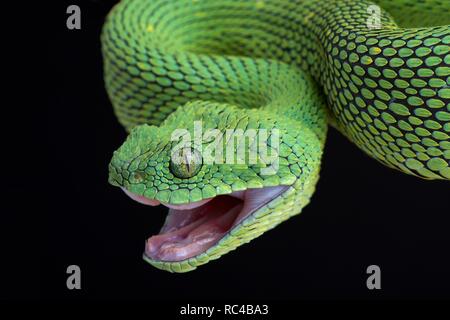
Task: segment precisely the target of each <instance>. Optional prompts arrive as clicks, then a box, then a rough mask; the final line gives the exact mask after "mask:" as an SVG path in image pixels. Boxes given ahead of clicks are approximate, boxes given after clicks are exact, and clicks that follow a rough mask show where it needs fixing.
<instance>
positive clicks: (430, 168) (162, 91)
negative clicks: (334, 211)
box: [102, 0, 450, 272]
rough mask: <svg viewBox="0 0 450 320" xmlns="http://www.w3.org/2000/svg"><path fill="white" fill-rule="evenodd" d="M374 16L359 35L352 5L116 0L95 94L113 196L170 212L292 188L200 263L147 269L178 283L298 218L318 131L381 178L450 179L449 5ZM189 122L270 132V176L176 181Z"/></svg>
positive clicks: (218, 167) (313, 167) (309, 185)
mask: <svg viewBox="0 0 450 320" xmlns="http://www.w3.org/2000/svg"><path fill="white" fill-rule="evenodd" d="M378 4H379V5H380V6H381V7H382V9H381V11H380V14H381V16H380V22H381V25H380V28H369V27H368V24H367V23H368V19H370V18H371V14H373V11H370V10H369V7H370V6H371V5H373V3H371V2H367V1H357V0H336V1H333V0H326V1H325V0H296V1H295V0H292V1H288V0H248V1H245V0H176V1H175V0H174V1H168V0H166V1H163V0H147V1H146V0H123V1H122V2H120V3H119V4H118V5H117V6H116V7H115V8H114V9H113V10H112V11H111V13H110V14H109V16H108V17H107V20H106V22H105V25H104V29H103V33H102V49H103V55H104V69H105V83H106V88H107V91H108V94H109V96H110V99H111V101H112V103H113V106H114V110H115V113H116V115H117V117H118V119H119V121H120V122H121V124H122V125H123V126H124V127H125V128H126V130H127V131H130V132H131V133H130V136H129V137H128V139H127V141H126V142H125V143H124V144H123V145H122V146H121V147H120V149H119V150H118V151H116V152H115V153H114V156H113V159H112V160H111V164H110V182H111V183H112V184H113V185H117V186H121V187H124V188H126V189H128V190H129V191H131V192H133V193H135V194H138V195H144V196H145V197H147V198H149V199H157V200H159V201H161V202H166V203H170V204H183V203H189V202H194V201H199V200H202V199H206V198H210V197H214V196H216V195H221V194H229V193H231V192H233V191H238V190H246V189H248V188H262V187H267V186H278V185H286V186H289V188H288V189H287V191H285V192H284V193H282V194H281V195H280V196H278V197H276V198H275V199H273V200H272V201H271V202H270V203H268V204H267V205H265V206H263V207H262V208H260V209H259V210H257V211H256V212H254V213H253V214H252V215H251V216H250V217H248V218H247V219H245V220H244V221H242V222H241V223H240V224H239V225H237V226H235V227H234V228H233V229H232V230H231V231H230V232H229V233H227V234H226V235H225V236H224V237H223V238H222V239H221V240H220V241H219V242H218V243H217V244H216V245H214V246H213V247H211V248H210V249H208V250H207V251H206V252H204V253H202V254H200V255H198V256H195V257H193V258H190V259H187V260H184V261H179V262H164V261H156V260H152V259H150V258H148V257H145V259H146V260H147V261H149V262H150V263H151V264H153V265H155V266H156V267H158V268H161V269H164V270H169V271H174V272H184V271H189V270H192V269H195V268H196V267H197V266H198V265H201V264H204V263H206V262H208V261H209V260H211V259H216V258H218V257H220V256H221V255H222V254H224V253H226V252H228V251H230V250H233V249H235V248H236V247H237V246H239V245H241V244H243V243H246V242H248V241H250V240H252V239H253V238H255V237H257V236H259V235H260V234H262V233H263V232H265V231H267V230H268V229H271V228H273V227H274V226H276V225H277V224H279V223H280V222H282V221H284V220H286V219H288V218H289V217H291V216H293V215H295V214H298V213H300V211H301V210H302V208H303V207H304V206H305V205H306V204H307V203H308V202H309V200H310V197H311V195H312V194H313V192H314V187H315V184H316V182H317V180H318V175H319V169H320V160H321V155H322V150H323V146H324V142H325V136H326V129H327V121H328V122H329V123H331V124H332V125H334V126H335V127H336V128H337V129H338V130H340V131H341V132H342V133H343V134H344V135H345V136H347V137H348V138H349V139H350V141H352V142H353V143H354V144H355V145H357V146H358V147H359V148H360V149H362V150H363V151H365V152H366V153H367V154H369V155H370V156H371V157H373V158H375V159H377V160H378V161H380V162H382V163H383V164H385V165H387V166H389V167H392V168H395V169H398V170H401V171H403V172H405V173H407V174H411V175H416V176H418V177H421V178H425V179H450V164H449V159H450V141H449V135H450V106H449V100H450V88H449V86H450V68H449V64H450V52H449V51H450V49H449V48H450V26H449V24H450V21H449V20H450V14H448V12H449V11H450V2H448V1H445V0H442V1H439V0H433V1H431V0H423V1H420V2H418V1H406V0H396V1H387V0H383V1H378ZM397 17H398V18H397ZM198 120H201V121H202V128H203V129H204V130H206V129H210V128H214V129H219V130H221V131H223V130H227V129H244V130H245V129H267V130H269V131H270V130H273V129H278V130H280V147H279V159H280V161H279V170H278V171H277V172H276V174H274V175H269V176H267V175H263V174H262V173H261V169H262V168H263V167H264V165H262V164H261V161H260V162H259V163H257V164H250V163H245V164H208V165H203V166H202V167H201V169H200V171H199V172H198V173H197V174H195V175H194V176H192V177H190V178H188V179H180V178H177V177H175V176H174V175H173V174H172V172H171V170H170V168H169V167H170V159H171V158H170V154H171V150H172V148H173V147H174V145H175V144H176V143H177V141H171V135H172V133H173V132H174V130H175V129H179V128H183V129H186V130H187V131H189V132H191V133H193V132H194V121H198ZM207 145H208V143H205V146H207ZM268 145H269V147H274V146H273V145H271V143H270V142H268Z"/></svg>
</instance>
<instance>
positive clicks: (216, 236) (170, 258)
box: [123, 186, 289, 262]
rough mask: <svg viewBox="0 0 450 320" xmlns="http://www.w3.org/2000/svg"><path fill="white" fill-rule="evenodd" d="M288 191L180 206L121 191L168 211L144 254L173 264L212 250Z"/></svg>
mask: <svg viewBox="0 0 450 320" xmlns="http://www.w3.org/2000/svg"><path fill="white" fill-rule="evenodd" d="M288 188H289V186H276V187H266V188H261V189H247V190H244V191H237V192H233V193H231V194H228V195H220V196H217V197H214V198H210V199H205V200H201V201H197V202H192V203H188V204H183V205H171V204H166V203H161V202H159V201H157V200H151V199H148V198H145V197H144V196H139V195H136V194H133V193H131V192H129V191H127V190H125V189H123V190H124V191H125V193H126V194H127V195H128V196H130V197H131V198H132V199H133V200H135V201H137V202H140V203H143V204H146V205H150V206H157V205H160V204H163V205H164V206H166V207H168V208H169V213H168V215H167V218H166V221H165V223H164V225H163V227H162V229H161V231H160V233H159V234H158V235H155V236H152V237H150V238H149V239H148V240H147V242H146V248H145V255H146V256H147V257H149V258H150V259H152V260H158V261H167V262H175V261H182V260H185V259H189V258H192V257H195V256H197V255H199V254H201V253H203V252H205V251H206V250H208V249H209V248H211V247H213V246H214V245H215V244H216V243H217V242H218V241H219V240H220V239H222V238H223V237H224V236H225V235H226V234H227V233H229V232H230V231H231V230H232V229H233V228H234V227H235V226H237V225H238V224H239V223H240V222H242V221H243V220H245V219H246V218H248V217H249V216H250V215H252V214H253V213H254V212H256V211H257V210H258V209H260V208H261V207H264V206H265V205H266V204H268V203H269V202H270V201H271V200H273V199H275V198H277V197H278V196H279V195H280V194H282V193H283V192H284V191H285V190H287V189H288Z"/></svg>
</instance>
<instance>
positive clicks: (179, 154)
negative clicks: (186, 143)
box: [170, 147, 203, 179]
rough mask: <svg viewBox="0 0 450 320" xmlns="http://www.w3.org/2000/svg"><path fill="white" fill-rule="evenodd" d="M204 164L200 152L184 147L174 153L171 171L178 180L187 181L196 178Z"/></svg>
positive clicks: (171, 160)
mask: <svg viewBox="0 0 450 320" xmlns="http://www.w3.org/2000/svg"><path fill="white" fill-rule="evenodd" d="M202 164H203V159H202V156H201V154H200V152H198V150H196V149H193V148H190V147H184V148H181V149H179V150H177V151H175V152H174V153H172V157H171V159H170V171H171V172H172V173H173V175H174V176H176V177H178V178H181V179H187V178H191V177H193V176H195V175H196V174H197V173H198V172H199V171H200V169H201V167H202Z"/></svg>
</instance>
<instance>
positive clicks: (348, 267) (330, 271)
mask: <svg viewBox="0 0 450 320" xmlns="http://www.w3.org/2000/svg"><path fill="white" fill-rule="evenodd" d="M113 3H114V1H110V2H108V1H73V2H70V3H69V2H66V1H60V2H59V1H58V2H55V4H54V5H53V6H52V8H51V10H50V11H48V14H49V19H48V23H49V25H50V26H51V30H50V31H49V33H48V34H46V38H48V46H47V48H46V52H47V61H48V62H49V63H50V69H49V70H50V71H49V72H50V74H49V76H50V78H51V79H52V80H53V81H52V90H51V91H48V94H47V98H48V101H49V107H50V109H49V111H50V112H48V117H47V128H48V137H47V142H48V156H49V157H48V159H49V160H48V165H49V174H50V175H49V178H48V180H47V184H48V185H47V186H42V190H44V191H45V192H46V194H47V196H48V199H49V204H50V207H49V210H47V211H46V212H44V213H42V216H40V217H41V218H40V219H42V221H41V222H43V223H44V226H45V227H44V229H42V230H41V232H40V234H41V235H42V236H44V237H45V241H44V242H43V244H42V245H41V246H40V247H39V266H40V271H39V282H40V289H39V296H40V297H44V298H56V299H84V298H91V299H109V298H113V299H153V300H155V299H157V300H166V301H168V300H174V299H175V300H178V301H180V302H186V303H187V302H189V301H199V300H205V299H206V300H211V299H212V300H220V299H228V300H230V299H252V300H255V299H264V300H276V299H308V300H309V299H314V300H315V299H360V298H361V299H393V298H395V299H407V298H419V299H422V298H423V299H442V298H449V297H450V293H449V292H450V273H449V270H450V260H449V244H450V233H449V227H450V210H449V203H450V200H449V198H450V188H449V186H450V184H449V183H448V182H445V181H423V180H420V179H417V178H415V177H411V176H407V175H404V174H401V173H399V172H396V171H394V170H391V169H388V168H386V167H384V166H382V165H381V164H379V163H377V162H376V161H375V160H372V159H370V158H369V157H368V156H366V155H364V154H363V153H362V152H361V151H360V150H359V149H357V148H356V147H355V146H353V145H352V144H351V143H350V142H348V141H347V140H346V139H345V138H343V137H342V136H341V135H340V134H339V133H337V132H336V131H334V130H331V131H330V133H329V137H328V142H327V146H326V152H325V157H324V160H323V169H322V173H321V180H320V182H319V184H318V188H317V192H316V193H315V195H314V197H313V200H312V203H311V204H310V205H309V206H308V207H306V208H305V209H304V211H303V213H302V214H301V215H299V216H297V217H294V218H292V219H290V220H289V221H287V222H285V223H283V224H282V225H280V226H279V227H277V228H275V229H274V230H272V231H270V232H267V233H265V234H264V235H262V236H261V237H260V238H258V239H256V240H254V241H252V242H251V243H250V244H247V245H244V246H242V247H240V248H238V249H237V250H236V251H234V252H231V253H229V254H227V255H225V256H223V257H222V258H221V259H219V260H216V261H213V262H210V263H209V264H207V265H204V266H201V267H200V268H198V269H197V270H196V271H194V272H189V273H186V274H171V273H168V272H165V271H160V270H157V269H155V268H153V267H152V266H150V265H148V264H147V263H146V262H144V261H143V260H142V258H141V255H142V252H143V249H144V241H145V239H146V238H148V237H149V236H151V235H152V234H155V233H157V232H158V230H159V228H160V226H161V225H162V223H163V220H164V217H165V212H164V211H165V210H164V209H162V208H150V207H146V206H143V205H140V204H138V203H136V202H133V201H132V200H130V199H129V198H128V197H126V196H125V195H124V194H123V193H122V191H120V190H119V189H118V188H115V187H112V186H110V185H109V184H108V183H107V176H108V170H107V168H108V162H109V160H110V158H111V155H112V152H113V151H114V150H115V149H117V148H118V147H119V146H120V144H121V143H122V141H123V140H124V139H125V137H126V134H125V131H124V130H123V128H122V127H121V126H120V125H119V123H118V122H117V120H116V119H115V117H114V114H113V110H112V106H111V104H110V102H109V100H108V97H107V95H106V92H105V90H104V85H103V75H102V57H101V52H100V41H99V35H100V30H101V26H102V23H103V19H104V17H105V15H106V13H107V12H108V11H109V9H110V8H111V6H112V5H113ZM70 4H78V5H79V6H80V7H81V12H82V29H81V30H68V29H67V28H66V18H67V14H66V8H67V6H68V5H70ZM72 264H75V265H79V266H80V267H81V271H82V274H81V276H82V289H81V290H79V291H77V290H73V291H70V290H68V289H67V288H66V277H67V274H66V268H67V266H69V265H72ZM372 264H376V265H379V266H380V268H381V273H382V274H381V285H382V289H381V290H378V291H377V290H373V291H370V290H368V289H367V288H366V279H367V276H368V275H367V274H366V268H367V267H368V266H369V265H372Z"/></svg>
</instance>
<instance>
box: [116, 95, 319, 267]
mask: <svg viewBox="0 0 450 320" xmlns="http://www.w3.org/2000/svg"><path fill="white" fill-rule="evenodd" d="M281 123H282V125H281ZM293 128H297V129H298V130H295V129H293ZM298 132H302V133H301V134H299V133H298ZM322 146H323V141H321V140H320V139H319V138H317V137H316V136H315V134H314V133H312V132H310V131H308V130H307V129H305V128H302V124H301V123H298V122H295V121H293V120H291V119H280V118H279V117H277V118H276V119H275V118H274V117H273V115H271V114H270V113H266V112H264V111H262V110H256V109H241V108H237V107H234V106H231V105H226V104H219V103H212V102H200V101H196V102H192V103H188V104H186V105H185V106H183V107H179V108H178V109H177V110H176V111H175V112H174V113H172V114H171V115H170V116H169V117H168V118H167V119H166V120H165V121H164V122H163V123H162V124H161V125H160V126H159V127H156V126H149V125H141V126H137V127H135V128H134V129H133V130H132V131H131V133H130V135H129V136H128V138H127V140H126V141H125V143H124V144H123V145H122V146H121V147H120V148H119V149H118V150H117V151H116V152H115V153H114V156H113V158H112V160H111V163H110V167H109V168H110V169H109V172H110V175H109V181H110V183H111V184H113V185H115V186H119V187H121V188H122V189H123V190H124V191H125V192H126V193H127V194H128V195H129V196H130V197H131V198H133V199H134V200H136V201H138V202H141V203H144V204H147V205H152V206H154V205H160V204H163V205H165V206H167V207H169V214H168V216H167V219H166V223H165V225H164V226H163V228H162V229H161V232H160V234H159V235H156V236H153V237H151V238H150V239H149V240H148V241H147V247H146V251H145V254H144V257H145V259H146V260H148V261H149V262H150V263H152V264H154V265H155V266H157V267H160V268H162V269H166V270H171V271H188V270H192V269H193V268H195V267H196V266H197V265H199V264H203V263H205V262H207V261H208V260H210V259H213V258H214V257H216V256H220V255H221V254H223V253H225V252H227V251H230V250H232V249H233V248H235V247H236V246H238V245H240V244H241V243H244V242H248V241H250V240H251V239H252V238H254V237H256V236H257V233H258V232H259V234H260V233H262V232H264V231H265V230H267V229H270V228H272V227H274V226H275V225H277V224H278V223H280V222H281V221H283V220H285V219H287V218H288V217H289V216H291V215H293V214H297V213H299V211H300V210H301V208H302V207H303V206H304V205H306V203H307V202H308V201H309V197H310V195H311V194H312V192H313V189H314V185H315V182H316V181H317V172H318V169H319V166H320V159H321V154H322ZM250 225H252V226H253V227H254V228H256V229H255V232H253V233H251V232H250V233H248V232H244V231H243V230H244V228H248V227H249V226H250ZM256 231H258V232H256Z"/></svg>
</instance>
